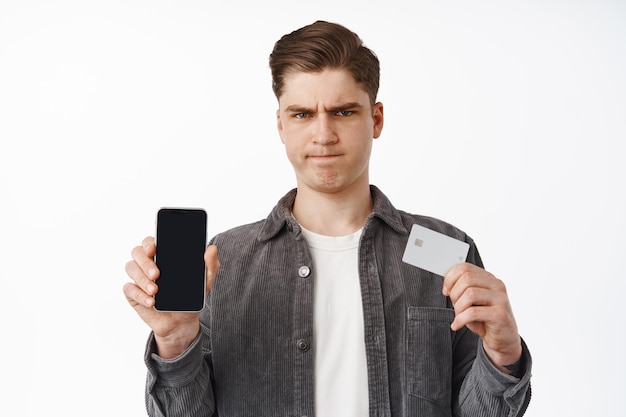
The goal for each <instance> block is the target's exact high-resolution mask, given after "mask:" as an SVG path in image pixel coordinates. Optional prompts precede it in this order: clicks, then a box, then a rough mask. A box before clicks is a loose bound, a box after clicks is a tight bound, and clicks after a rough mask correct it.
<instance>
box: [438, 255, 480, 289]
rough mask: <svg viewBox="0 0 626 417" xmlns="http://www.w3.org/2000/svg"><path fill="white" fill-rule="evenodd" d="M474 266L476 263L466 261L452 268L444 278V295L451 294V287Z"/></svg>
mask: <svg viewBox="0 0 626 417" xmlns="http://www.w3.org/2000/svg"><path fill="white" fill-rule="evenodd" d="M473 267H475V265H473V264H470V263H468V262H464V263H460V264H458V265H455V266H453V267H452V268H450V270H449V271H448V272H447V273H446V276H445V277H444V278H443V290H442V291H443V295H445V296H449V295H450V291H451V289H452V288H453V287H454V286H455V285H456V283H457V282H458V281H459V279H461V277H462V276H463V275H464V274H466V273H468V272H471V271H472V270H473Z"/></svg>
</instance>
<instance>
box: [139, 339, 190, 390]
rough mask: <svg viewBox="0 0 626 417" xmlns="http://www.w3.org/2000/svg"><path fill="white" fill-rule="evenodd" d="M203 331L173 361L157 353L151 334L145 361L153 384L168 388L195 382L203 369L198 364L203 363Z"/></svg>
mask: <svg viewBox="0 0 626 417" xmlns="http://www.w3.org/2000/svg"><path fill="white" fill-rule="evenodd" d="M201 336H202V331H200V332H198V336H196V338H195V339H194V341H193V342H192V343H191V345H189V347H188V348H187V349H186V350H185V351H184V352H183V353H181V354H180V355H179V356H177V357H175V358H173V359H163V358H161V357H160V356H159V355H157V354H156V353H155V352H156V342H155V340H154V333H151V334H150V337H149V338H148V343H147V346H146V353H145V356H144V361H145V363H146V366H147V367H148V372H149V373H150V374H151V376H152V378H150V379H151V380H152V384H153V385H157V386H166V387H181V386H184V385H187V384H189V383H190V382H191V381H193V380H194V378H195V377H196V374H197V373H198V371H199V370H200V369H201V366H199V365H198V364H199V363H200V362H202V343H201V342H200V339H201Z"/></svg>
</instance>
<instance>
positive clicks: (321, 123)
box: [313, 114, 338, 145]
mask: <svg viewBox="0 0 626 417" xmlns="http://www.w3.org/2000/svg"><path fill="white" fill-rule="evenodd" d="M316 119H317V120H316V122H315V132H314V134H313V142H314V143H316V144H318V145H332V144H333V143H335V142H337V141H338V137H337V134H336V132H335V128H334V125H333V122H332V120H331V118H330V117H329V116H328V115H326V114H322V115H320V116H319V117H317V118H316Z"/></svg>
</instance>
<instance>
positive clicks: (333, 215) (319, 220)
mask: <svg viewBox="0 0 626 417" xmlns="http://www.w3.org/2000/svg"><path fill="white" fill-rule="evenodd" d="M372 205H373V201H372V195H371V193H370V188H369V184H367V186H366V187H359V188H357V189H355V190H350V191H344V192H339V193H322V192H317V191H314V190H310V189H307V188H303V189H300V188H298V194H297V195H296V200H295V202H294V205H293V215H294V217H295V218H296V220H297V221H298V223H300V224H301V225H302V227H304V228H305V229H307V230H310V231H312V232H314V233H317V234H320V235H326V236H345V235H348V234H350V233H354V232H356V231H357V230H359V229H360V228H362V227H363V225H364V224H365V221H366V220H367V218H368V216H369V215H370V213H371V212H372Z"/></svg>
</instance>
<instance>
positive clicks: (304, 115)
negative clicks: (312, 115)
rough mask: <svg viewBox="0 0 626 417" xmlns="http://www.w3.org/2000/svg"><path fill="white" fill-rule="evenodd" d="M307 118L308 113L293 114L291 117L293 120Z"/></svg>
mask: <svg viewBox="0 0 626 417" xmlns="http://www.w3.org/2000/svg"><path fill="white" fill-rule="evenodd" d="M307 117H309V113H295V114H294V115H293V118H294V119H306V118H307Z"/></svg>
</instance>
